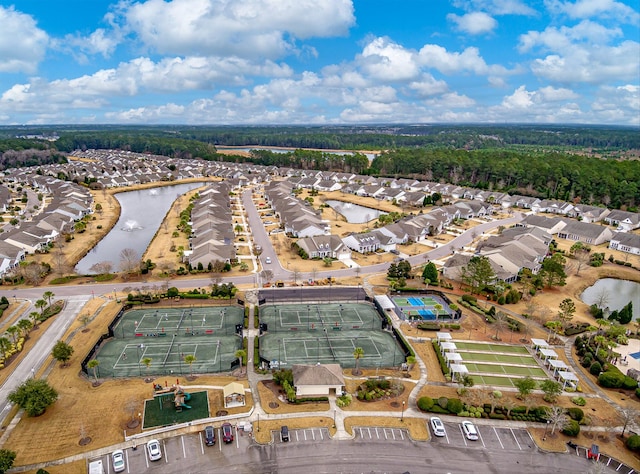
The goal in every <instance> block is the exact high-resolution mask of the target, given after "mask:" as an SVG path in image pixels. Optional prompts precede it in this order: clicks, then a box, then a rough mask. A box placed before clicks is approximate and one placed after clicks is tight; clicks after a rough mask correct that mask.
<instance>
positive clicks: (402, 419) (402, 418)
mask: <svg viewBox="0 0 640 474" xmlns="http://www.w3.org/2000/svg"><path fill="white" fill-rule="evenodd" d="M404 404H405V402H404V401H403V402H402V414H401V415H400V422H404Z"/></svg>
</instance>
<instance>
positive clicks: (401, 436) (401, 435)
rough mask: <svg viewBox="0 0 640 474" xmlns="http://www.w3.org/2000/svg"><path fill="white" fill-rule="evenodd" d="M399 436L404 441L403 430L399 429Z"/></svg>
mask: <svg viewBox="0 0 640 474" xmlns="http://www.w3.org/2000/svg"><path fill="white" fill-rule="evenodd" d="M400 438H401V439H402V441H404V430H400Z"/></svg>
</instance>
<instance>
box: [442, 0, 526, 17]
mask: <svg viewBox="0 0 640 474" xmlns="http://www.w3.org/2000/svg"><path fill="white" fill-rule="evenodd" d="M453 4H454V6H456V7H457V8H461V9H463V10H465V11H480V10H482V11H486V12H489V13H491V14H492V15H525V16H533V15H535V14H536V11H535V10H534V9H533V8H531V7H529V6H528V5H526V4H525V3H524V2H523V1H522V0H455V1H454V2H453Z"/></svg>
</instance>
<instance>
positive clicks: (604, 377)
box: [594, 362, 625, 388]
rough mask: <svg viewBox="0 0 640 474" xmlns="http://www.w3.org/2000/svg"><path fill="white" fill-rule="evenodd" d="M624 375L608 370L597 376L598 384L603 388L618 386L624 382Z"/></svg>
mask: <svg viewBox="0 0 640 474" xmlns="http://www.w3.org/2000/svg"><path fill="white" fill-rule="evenodd" d="M594 363H595V362H594ZM624 377H625V376H624V375H623V374H622V373H620V372H614V371H612V370H608V371H606V372H602V373H601V374H600V375H599V376H598V384H599V385H600V386H602V387H604V388H620V387H622V384H623V383H624Z"/></svg>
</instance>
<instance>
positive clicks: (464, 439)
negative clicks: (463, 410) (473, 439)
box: [458, 424, 469, 446]
mask: <svg viewBox="0 0 640 474" xmlns="http://www.w3.org/2000/svg"><path fill="white" fill-rule="evenodd" d="M458 429H459V430H460V434H461V435H462V441H464V445H465V446H469V443H467V437H466V436H465V435H464V431H462V425H461V424H459V425H458Z"/></svg>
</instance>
